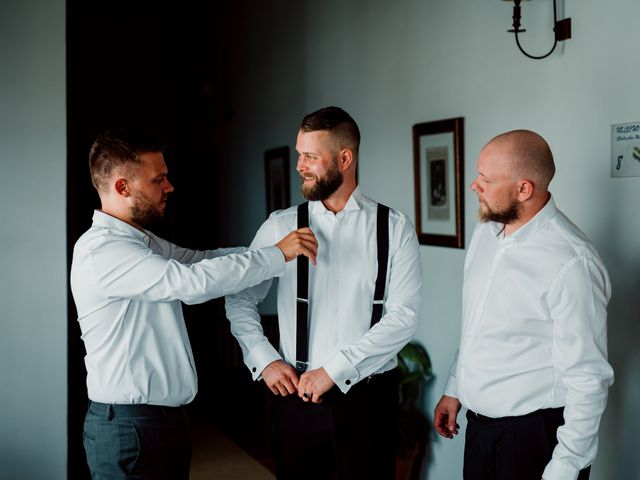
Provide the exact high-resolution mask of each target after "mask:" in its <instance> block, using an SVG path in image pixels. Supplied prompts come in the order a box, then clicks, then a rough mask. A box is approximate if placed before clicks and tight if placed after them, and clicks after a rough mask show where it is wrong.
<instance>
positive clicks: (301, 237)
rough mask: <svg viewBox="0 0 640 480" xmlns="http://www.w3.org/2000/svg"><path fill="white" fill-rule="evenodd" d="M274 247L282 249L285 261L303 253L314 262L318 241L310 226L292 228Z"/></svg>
mask: <svg viewBox="0 0 640 480" xmlns="http://www.w3.org/2000/svg"><path fill="white" fill-rule="evenodd" d="M276 247H278V248H279V249H280V250H282V253H283V254H284V258H285V260H286V261H287V262H289V261H291V260H294V259H295V258H296V257H298V256H299V255H305V256H306V257H309V260H311V263H313V264H314V265H315V264H316V255H317V254H318V241H317V240H316V236H315V235H314V234H313V232H312V231H311V229H310V228H299V229H298V230H294V231H293V232H291V233H289V235H287V236H286V237H284V238H283V239H282V240H280V241H279V242H278V243H276Z"/></svg>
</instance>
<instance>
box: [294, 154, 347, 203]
mask: <svg viewBox="0 0 640 480" xmlns="http://www.w3.org/2000/svg"><path fill="white" fill-rule="evenodd" d="M300 176H301V177H302V179H303V184H302V196H303V197H304V198H306V199H307V200H326V199H327V198H329V197H330V196H331V194H333V193H334V192H335V191H336V190H338V188H340V185H342V182H343V180H344V178H343V175H342V173H340V170H338V159H337V157H336V158H334V159H333V161H332V162H331V167H330V168H329V170H327V172H326V173H325V174H324V176H322V177H319V176H317V175H314V178H315V183H314V184H313V186H306V185H305V184H304V178H305V177H304V176H302V175H300Z"/></svg>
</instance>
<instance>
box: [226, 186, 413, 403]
mask: <svg viewBox="0 0 640 480" xmlns="http://www.w3.org/2000/svg"><path fill="white" fill-rule="evenodd" d="M376 212H377V203H376V202H375V201H373V200H371V199H369V198H367V197H365V196H364V195H362V194H361V193H360V190H359V188H357V189H356V190H355V191H354V192H353V194H352V195H351V197H350V198H349V200H348V202H347V204H346V206H345V208H344V209H343V210H342V211H341V212H338V213H337V214H334V213H332V212H331V211H329V210H327V209H326V208H325V207H324V205H323V204H322V202H319V201H317V202H309V226H310V228H311V229H312V230H313V232H314V233H315V235H316V238H317V240H318V256H317V265H316V266H313V265H312V264H311V263H310V264H309V314H310V317H309V318H310V321H309V367H308V370H313V369H317V368H320V367H324V369H325V370H326V372H327V373H328V375H329V376H330V377H331V378H332V380H333V381H334V382H335V383H336V385H338V388H340V390H341V391H343V392H347V391H348V390H349V389H350V388H351V387H352V386H353V385H355V384H356V383H357V382H358V381H359V380H362V379H363V378H366V377H368V376H370V375H373V374H376V373H382V372H385V371H387V370H390V369H392V368H394V367H395V366H396V363H397V360H396V354H397V353H398V351H399V350H400V349H401V348H402V347H403V346H404V345H405V344H406V343H407V342H408V341H409V340H410V339H411V338H412V337H413V336H414V334H415V332H416V329H417V319H418V309H419V306H420V288H421V285H422V270H421V263H420V251H419V246H418V241H417V238H416V233H415V230H414V228H413V226H412V224H411V222H410V221H409V219H408V218H407V217H406V216H405V215H404V214H402V213H400V212H398V211H396V210H393V209H390V213H389V268H388V271H387V283H386V295H385V301H384V311H383V316H382V319H381V320H380V322H378V323H377V324H376V325H374V326H373V328H371V310H372V306H373V294H374V289H375V281H376V275H377V265H378V262H377V241H376V228H377V227H376ZM297 218H298V215H297V207H291V208H289V209H286V210H281V211H277V212H274V213H273V214H271V216H270V217H269V219H268V220H267V221H266V222H265V223H264V224H262V226H261V227H260V229H259V230H258V233H257V234H256V236H255V238H254V240H253V243H252V244H251V247H252V248H259V247H261V246H263V245H268V244H269V243H270V242H272V240H273V239H274V238H276V237H278V236H279V235H281V234H282V232H286V231H290V230H291V229H294V228H296V226H297ZM270 287H271V281H266V282H264V283H262V284H260V285H258V286H255V287H252V288H250V289H248V290H245V291H244V292H241V293H239V294H236V295H231V296H228V297H227V299H226V309H227V317H228V318H229V320H230V321H231V332H232V333H233V335H234V336H235V337H236V338H237V339H238V341H239V343H240V346H241V347H242V352H243V355H244V361H245V363H246V365H247V367H249V370H250V371H251V372H252V375H253V378H254V379H258V378H260V375H261V373H262V370H263V369H264V368H265V367H266V366H267V365H269V364H270V363H271V362H273V361H275V360H279V359H284V361H285V362H287V363H289V364H290V365H295V361H296V358H295V352H296V287H297V267H296V262H290V263H289V264H287V265H286V267H285V274H284V276H282V277H280V278H279V279H278V321H279V326H280V352H278V351H276V350H275V349H274V348H273V347H272V346H271V345H270V344H269V342H268V340H267V339H266V337H265V336H264V335H263V332H262V328H261V326H260V317H259V314H258V309H257V304H258V303H259V302H261V301H262V300H263V299H264V297H265V296H266V294H267V293H268V291H269V289H270Z"/></svg>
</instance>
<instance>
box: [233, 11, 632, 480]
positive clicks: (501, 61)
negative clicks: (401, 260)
mask: <svg viewBox="0 0 640 480" xmlns="http://www.w3.org/2000/svg"><path fill="white" fill-rule="evenodd" d="M273 3H277V4H278V5H279V6H278V9H279V10H278V11H276V10H274V9H273V8H272V9H270V10H267V9H266V7H257V8H260V9H262V11H260V12H258V15H256V16H255V19H254V20H251V19H250V18H245V19H244V20H243V21H244V22H246V23H245V27H246V31H245V32H244V33H245V36H244V38H243V42H245V46H244V47H243V48H244V50H243V51H244V52H245V53H248V56H246V57H244V58H242V59H240V58H239V59H238V61H239V62H240V63H241V65H240V66H239V67H238V69H239V70H238V71H240V72H241V73H242V76H243V78H244V79H245V80H244V84H242V86H240V85H238V87H237V88H236V89H235V92H236V98H235V100H234V108H237V111H238V112H241V114H240V115H238V116H236V117H235V118H234V122H233V124H234V127H235V136H234V137H233V142H232V146H231V148H230V152H231V155H232V158H233V162H234V170H233V172H234V174H235V176H234V178H233V179H232V182H233V185H234V197H233V199H232V208H233V210H232V211H233V212H234V215H233V218H234V222H235V224H234V225H233V227H232V239H233V241H234V242H235V243H245V244H246V243H248V242H249V241H250V240H251V238H252V236H253V233H254V232H255V230H256V229H257V227H258V226H259V224H260V222H261V221H262V220H263V219H264V186H263V183H264V179H263V166H262V154H263V151H264V150H266V149H268V148H272V147H275V146H278V145H281V144H289V145H291V146H292V147H293V145H294V144H295V135H296V130H297V126H298V124H299V121H300V119H301V118H302V116H303V115H304V114H305V113H308V112H310V111H312V110H314V109H316V108H319V107H321V106H325V105H329V104H336V105H340V106H343V107H344V108H345V109H346V110H347V111H349V112H350V113H351V114H352V115H353V116H354V118H355V119H356V120H357V121H358V122H359V125H360V127H361V130H362V133H363V143H362V147H361V164H360V168H361V173H360V180H361V185H362V187H363V189H364V191H365V192H367V193H369V194H370V195H372V196H374V197H375V198H377V199H379V200H380V201H382V202H385V203H388V204H390V205H393V206H394V207H396V208H399V209H400V210H402V211H404V212H406V213H408V214H409V215H411V216H412V217H413V215H414V196H413V160H412V145H411V126H412V125H413V124H415V123H418V122H424V121H430V120H437V119H443V118H450V117H456V116H463V117H465V130H466V135H465V156H466V165H465V176H466V184H467V185H469V184H470V182H471V180H472V179H473V178H474V176H475V174H476V171H475V160H476V158H477V155H478V152H479V150H480V148H481V147H482V145H483V144H484V143H485V142H486V141H488V140H489V139H490V138H491V137H493V136H494V135H496V134H498V133H501V132H503V131H507V130H511V129H515V128H528V129H532V130H535V131H537V132H539V133H541V134H542V135H543V136H544V137H545V138H547V140H548V141H549V143H550V145H551V147H552V149H553V151H554V154H555V157H556V163H557V170H558V172H557V175H556V178H555V180H554V181H553V183H552V186H551V189H552V192H553V193H554V195H555V197H556V201H557V203H558V205H559V207H560V208H561V209H562V210H563V211H564V212H565V213H566V214H567V215H568V216H569V217H570V218H571V219H573V221H574V222H575V223H576V224H578V225H579V226H580V227H581V228H582V229H583V230H584V231H585V232H586V233H587V235H588V236H589V237H590V238H591V239H592V241H593V242H594V244H595V245H596V247H597V248H598V250H599V251H600V253H601V255H602V256H603V258H604V260H605V262H606V264H607V266H608V268H609V271H610V275H611V279H612V284H613V298H612V301H611V304H610V309H609V311H610V315H609V350H610V359H611V362H612V364H613V366H614V368H615V371H616V377H617V380H616V383H615V385H614V387H613V389H612V390H611V393H610V400H609V406H608V408H607V411H606V413H605V415H604V418H603V422H602V426H601V435H600V454H599V456H598V458H597V460H596V463H595V465H594V467H593V471H592V476H591V478H592V479H593V480H610V479H613V478H620V479H625V480H626V479H639V478H640V463H639V461H638V458H637V452H638V451H640V437H639V435H640V434H639V433H638V432H640V416H639V415H638V413H636V412H637V405H638V401H639V400H640V398H639V397H640V389H639V388H638V386H637V385H638V383H639V382H638V380H639V375H638V369H639V368H640V355H639V354H637V353H635V352H637V350H638V349H637V346H636V344H637V339H638V338H640V327H639V325H638V317H639V314H638V312H639V311H640V295H638V292H639V291H640V246H639V245H640V220H639V218H640V217H639V215H638V207H639V205H640V178H627V179H611V178H610V175H609V156H610V153H609V148H610V133H609V132H610V130H609V129H610V125H611V124H613V123H621V122H630V121H639V120H640V95H638V93H637V84H638V80H637V79H638V77H639V75H640V55H638V52H637V48H636V43H637V32H638V26H637V20H638V19H639V18H640V4H639V3H638V2H637V1H633V0H610V1H607V2H602V1H596V0H566V1H565V2H563V1H562V0H561V1H559V2H558V3H559V4H560V5H559V6H560V9H561V10H564V12H565V14H566V16H569V17H572V19H573V20H572V21H573V38H572V39H571V40H569V41H567V42H565V44H564V45H561V46H560V48H559V50H558V51H557V52H556V53H554V54H553V56H552V57H550V58H549V59H547V60H543V61H533V60H529V59H527V58H525V57H524V56H523V55H522V54H520V53H519V52H518V51H517V50H516V46H515V42H514V40H513V38H512V36H511V35H510V34H507V33H506V30H507V29H508V28H510V24H511V6H510V4H508V3H505V2H502V1H499V0H474V1H473V2H471V1H468V0H427V1H425V0H403V1H398V2H389V1H386V0H351V1H347V0H327V1H323V2H311V1H306V2H302V3H301V2H293V1H292V2H289V3H288V4H287V3H286V2H273ZM283 5H286V7H287V8H285V7H283ZM301 5H302V6H301ZM274 8H275V7H274ZM551 9H552V2H551V0H538V1H534V2H528V3H525V4H524V5H523V19H524V26H525V28H526V29H527V33H526V34H524V35H523V37H522V41H523V43H524V44H525V46H526V47H527V48H529V49H530V50H531V51H532V52H533V53H538V52H542V51H545V50H546V49H548V47H549V46H550V43H551V32H550V30H549V28H550V23H549V22H550V20H551ZM283 12H286V15H284V14H283ZM562 16H563V15H562V14H561V15H560V17H561V18H562ZM274 82H275V83H274ZM265 85H266V86H265ZM247 86H249V88H242V87H247ZM292 160H295V157H294V159H292ZM292 163H293V162H292ZM291 168H292V173H294V171H293V168H294V166H293V165H292V167H291ZM297 186H298V182H297V180H296V178H295V177H292V190H293V191H294V192H296V191H297V188H298V187H297ZM466 193H467V195H466V197H467V198H466V202H465V204H466V205H465V209H466V230H467V243H468V239H469V236H470V232H471V231H472V230H473V227H474V225H475V224H476V214H475V212H476V211H477V202H476V199H475V195H473V194H472V192H470V191H468V190H467V192H466ZM293 199H294V201H295V200H296V199H299V196H297V197H295V196H294V197H293ZM421 253H422V261H423V266H424V272H425V274H424V275H425V277H424V280H425V281H424V291H423V295H424V308H423V312H422V323H421V326H420V330H419V333H418V339H419V340H420V341H422V342H423V343H424V344H425V345H426V346H427V348H428V350H429V352H430V354H431V357H432V360H433V362H434V364H435V373H436V378H435V381H434V382H433V383H432V385H431V388H430V390H429V392H428V395H427V397H426V398H425V410H426V411H429V412H432V411H433V407H434V405H435V403H436V402H437V400H438V399H439V397H440V394H441V392H442V389H443V386H444V382H445V379H446V376H447V370H448V367H449V364H450V362H451V358H452V355H453V352H454V351H455V349H456V348H457V343H458V335H459V330H460V326H459V325H460V310H461V309H460V291H461V286H462V267H463V261H464V255H465V251H462V250H454V249H446V248H439V247H429V246H425V247H422V248H421ZM272 310H273V304H272V303H270V304H268V305H267V307H266V311H272ZM462 451H463V439H462V438H457V439H456V440H454V441H443V440H440V439H436V440H435V442H434V444H433V456H434V460H433V463H432V464H431V466H430V468H429V472H428V478H429V479H433V480H449V479H450V480H459V479H460V478H461V471H462V466H461V465H462V462H461V459H462ZM424 478H427V476H426V474H425V476H424Z"/></svg>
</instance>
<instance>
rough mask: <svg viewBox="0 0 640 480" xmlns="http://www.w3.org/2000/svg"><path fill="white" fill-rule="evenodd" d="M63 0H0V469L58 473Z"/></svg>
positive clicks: (62, 433)
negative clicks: (0, 426)
mask: <svg viewBox="0 0 640 480" xmlns="http://www.w3.org/2000/svg"><path fill="white" fill-rule="evenodd" d="M64 16H65V3H64V0H29V1H24V0H22V1H21V0H3V1H2V2H1V3H0V219H1V226H0V266H1V269H0V406H1V410H0V412H1V413H0V425H2V428H0V478H2V479H17V478H23V479H36V478H41V479H44V478H46V479H53V480H55V479H62V478H66V457H67V455H66V452H67V433H66V432H67V410H66V408H67V373H66V372H67V370H66V369H67V356H66V345H67V288H66V285H67V274H66V270H67V266H66V243H65V242H66V203H65V197H66V112H65V63H64V62H65V18H64Z"/></svg>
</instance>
